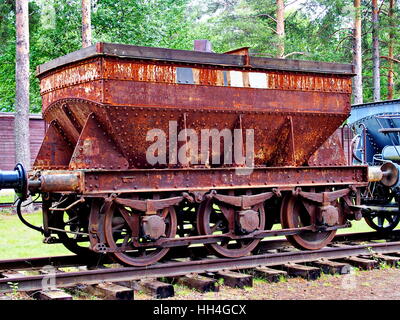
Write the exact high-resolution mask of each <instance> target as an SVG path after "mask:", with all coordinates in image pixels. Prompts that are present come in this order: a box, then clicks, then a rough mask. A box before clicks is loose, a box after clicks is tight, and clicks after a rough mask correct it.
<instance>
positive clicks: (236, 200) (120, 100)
mask: <svg viewBox="0 0 400 320" xmlns="http://www.w3.org/2000/svg"><path fill="white" fill-rule="evenodd" d="M352 76H353V66H352V65H346V64H336V63H322V62H311V61H296V60H283V59H267V58H260V57H252V56H250V55H249V53H248V49H247V48H243V49H238V50H234V51H230V52H227V53H225V54H216V53H207V52H196V51H183V50H170V49H162V48H147V47H137V46H131V45H121V44H110V43H97V44H96V45H93V46H91V47H88V48H85V49H82V50H79V51H76V52H73V53H71V54H68V55H66V56H63V57H60V58H58V59H55V60H53V61H50V62H48V63H45V64H43V65H40V66H39V67H38V77H39V79H40V87H41V96H42V101H43V118H44V119H45V121H46V123H47V124H48V129H47V132H46V135H45V138H44V140H43V144H42V146H41V148H40V151H39V153H38V155H37V158H36V160H35V163H34V165H33V169H32V170H31V171H29V172H25V170H24V168H23V167H22V166H21V165H20V164H18V165H17V167H16V168H15V170H14V171H9V172H2V174H1V175H0V188H1V187H2V188H15V189H16V190H17V191H18V192H19V193H20V195H21V201H19V203H18V212H19V216H20V218H21V219H22V221H23V222H24V223H25V224H27V225H28V226H30V227H32V228H35V229H36V230H38V231H40V232H42V233H43V234H44V237H45V241H46V242H48V243H56V242H58V243H59V242H61V243H63V244H64V245H65V246H66V247H67V248H68V249H70V250H71V251H73V252H75V253H77V254H83V255H99V254H107V255H110V256H111V257H112V258H113V259H116V260H117V261H119V262H122V263H124V264H127V265H131V266H144V265H149V264H153V263H155V262H157V261H159V260H160V259H162V258H163V257H164V256H165V255H166V254H167V252H168V251H169V250H170V249H171V248H173V247H176V246H180V247H182V246H186V247H187V246H194V245H203V246H206V247H207V248H208V249H209V250H211V251H212V252H213V253H215V254H217V255H219V256H223V257H232V258H233V257H241V256H245V255H248V254H251V253H252V251H254V250H255V249H256V247H257V245H258V244H259V242H260V241H261V240H262V239H264V238H266V237H271V236H280V235H285V236H286V237H287V238H288V240H289V241H290V242H291V243H292V244H293V245H294V246H296V247H298V248H301V249H307V250H314V249H319V248H322V247H324V246H326V245H327V244H329V242H330V241H331V240H332V239H333V237H334V235H335V233H336V230H338V229H339V228H345V227H349V225H350V224H349V222H348V221H349V220H353V219H360V218H361V215H360V210H359V208H358V207H357V205H359V204H360V190H361V189H362V188H365V187H366V186H367V184H368V181H369V180H379V179H381V178H382V177H383V176H384V175H386V174H387V172H382V170H380V169H379V168H374V170H372V172H371V168H368V166H366V165H357V166H354V165H351V161H346V154H345V152H344V150H343V145H342V144H343V139H340V131H338V128H339V127H340V126H341V125H342V123H343V122H344V121H345V120H346V118H347V117H348V116H349V113H350V108H351V105H350V96H351V78H352ZM207 130H208V132H210V131H212V130H214V132H217V133H219V135H217V138H218V139H219V138H220V140H218V139H217V140H216V141H214V142H212V138H213V136H212V137H211V136H208V137H207V139H208V138H210V139H209V140H207V142H206V145H207V146H209V142H212V143H211V144H212V146H213V147H212V148H211V151H210V150H207V149H205V150H203V149H202V150H201V152H198V149H199V148H198V145H197V147H196V144H198V143H199V142H198V141H196V139H195V138H196V137H201V138H204V136H203V133H204V132H205V131H207ZM175 131H176V132H179V134H178V136H177V137H176V136H174V132H175ZM230 132H234V134H233V135H232V136H234V138H235V143H234V144H231V145H229V143H228V144H226V141H227V140H229V138H230V137H229V133H230ZM162 133H165V134H164V136H163V135H162ZM248 133H249V134H248ZM149 134H150V136H151V137H153V138H154V137H155V136H157V139H156V138H154V139H153V140H152V139H149ZM152 134H153V135H152ZM157 134H158V135H157ZM250 138H252V139H250ZM236 139H238V140H236ZM244 141H245V142H246V144H243V142H244ZM240 142H242V144H240ZM163 143H164V144H165V145H167V148H164V149H163V148H161V147H162V145H163ZM238 144H239V145H241V148H240V150H236V149H237V148H236V146H237V145H238ZM202 145H203V141H202ZM157 146H158V147H157ZM232 146H233V147H232ZM155 147H157V148H155ZM214 147H215V148H214ZM182 148H183V149H182ZM234 148H235V152H234V153H235V157H229V153H233V150H232V149H234ZM155 149H157V150H156V151H154V150H155ZM246 149H247V151H248V150H250V151H251V152H247V151H246ZM151 150H153V153H151V152H150V151H151ZM181 150H183V153H182V154H184V155H185V156H187V155H188V153H187V152H189V151H190V157H189V156H188V157H186V159H188V161H178V160H177V159H178V158H179V155H178V153H179V154H180V155H182V154H181ZM191 150H195V151H196V150H197V152H195V151H194V152H192V151H191ZM149 152H150V154H151V155H152V156H153V158H155V159H156V160H157V161H152V159H153V158H151V157H149ZM248 155H250V160H251V161H250V162H247V161H243V159H248ZM225 156H227V158H225ZM183 158H184V159H185V157H183ZM232 158H234V159H233V160H232ZM149 159H150V160H149ZM153 160H154V159H153ZM161 160H163V161H161ZM230 160H232V161H230ZM369 171H370V172H369ZM28 194H30V195H35V194H38V195H41V196H42V199H43V227H36V226H32V225H30V224H29V223H28V222H26V221H25V220H24V218H23V216H22V215H21V214H20V207H21V202H22V200H23V199H26V197H27V195H28ZM277 223H280V224H281V228H280V229H279V230H272V226H273V225H274V224H277Z"/></svg>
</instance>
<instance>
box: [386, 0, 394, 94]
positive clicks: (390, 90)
mask: <svg viewBox="0 0 400 320" xmlns="http://www.w3.org/2000/svg"><path fill="white" fill-rule="evenodd" d="M394 9H395V0H389V25H390V31H389V44H388V46H389V53H388V57H389V59H388V62H389V72H388V84H387V86H388V88H387V91H388V93H387V99H388V100H392V99H393V93H394V71H393V68H394V63H393V58H394V52H393V47H394V30H395V28H396V25H395V21H393V18H394Z"/></svg>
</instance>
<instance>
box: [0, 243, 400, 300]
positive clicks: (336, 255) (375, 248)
mask: <svg viewBox="0 0 400 320" xmlns="http://www.w3.org/2000/svg"><path fill="white" fill-rule="evenodd" d="M394 252H400V241H394V242H385V243H367V244H362V245H349V246H341V247H328V248H324V249H321V250H315V251H295V252H278V253H266V254H260V255H252V256H246V257H241V258H236V259H227V258H222V259H204V260H193V261H184V262H180V261H177V262H175V261H173V262H171V261H169V262H166V263H158V264H155V265H151V266H146V267H118V268H102V269H96V270H88V271H80V272H65V273H57V274H55V275H53V276H54V277H55V279H54V280H55V285H56V287H58V288H62V287H71V286H74V285H77V284H80V283H84V284H88V285H90V284H96V283H100V282H103V281H111V282H115V281H130V280H140V279H145V278H158V277H172V276H182V275H186V274H189V273H207V272H217V271H221V270H239V269H248V268H254V267H260V266H274V265H281V264H285V263H288V262H292V263H304V262H310V261H315V260H318V259H322V258H325V259H341V258H346V257H349V256H357V255H371V253H383V254H385V253H394ZM46 279H49V275H47V274H42V275H36V276H24V275H23V276H20V277H19V276H16V277H13V278H3V279H0V292H2V293H5V292H11V291H13V290H15V287H14V289H13V288H12V284H10V282H12V283H13V284H15V283H16V284H18V288H17V290H18V291H36V290H41V289H42V288H43V281H46Z"/></svg>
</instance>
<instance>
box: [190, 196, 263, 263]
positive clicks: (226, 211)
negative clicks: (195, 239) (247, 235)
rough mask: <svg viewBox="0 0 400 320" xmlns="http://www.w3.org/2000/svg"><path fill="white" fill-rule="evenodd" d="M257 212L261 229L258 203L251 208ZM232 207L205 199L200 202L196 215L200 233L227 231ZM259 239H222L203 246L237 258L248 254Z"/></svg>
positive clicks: (261, 215) (260, 206)
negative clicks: (228, 217)
mask: <svg viewBox="0 0 400 320" xmlns="http://www.w3.org/2000/svg"><path fill="white" fill-rule="evenodd" d="M252 209H253V210H255V211H256V212H257V213H258V219H259V225H258V229H259V230H262V229H263V228H264V225H265V212H264V207H263V206H262V205H259V206H257V207H254V208H252ZM233 214H234V209H233V208H227V207H224V206H222V205H219V204H217V203H215V202H214V201H213V200H212V199H207V200H205V201H203V202H202V203H201V204H200V207H199V212H198V215H197V229H198V232H199V234H201V235H215V234H224V233H228V232H229V222H228V219H227V215H228V216H229V215H233ZM260 241H261V239H243V240H230V239H226V240H222V241H220V242H217V243H210V244H205V246H206V247H207V248H208V249H209V250H210V251H211V252H213V253H215V254H216V255H218V256H222V257H228V258H237V257H242V256H245V255H248V254H249V253H250V252H251V251H252V250H253V249H255V248H256V246H257V245H258V243H259V242H260Z"/></svg>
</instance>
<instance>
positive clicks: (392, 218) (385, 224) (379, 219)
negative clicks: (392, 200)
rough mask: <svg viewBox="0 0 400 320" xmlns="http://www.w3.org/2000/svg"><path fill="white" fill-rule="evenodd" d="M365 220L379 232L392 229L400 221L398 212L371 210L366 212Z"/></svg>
mask: <svg viewBox="0 0 400 320" xmlns="http://www.w3.org/2000/svg"><path fill="white" fill-rule="evenodd" d="M364 219H365V222H366V223H367V224H368V225H369V226H370V227H371V228H372V229H374V230H376V231H379V232H389V231H392V230H393V229H394V228H396V227H397V225H398V224H399V222H400V215H399V214H398V213H377V212H369V213H366V214H364Z"/></svg>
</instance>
